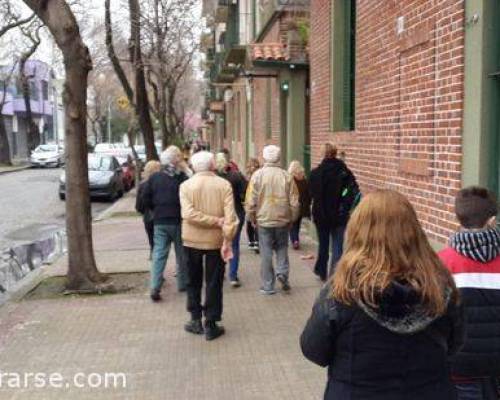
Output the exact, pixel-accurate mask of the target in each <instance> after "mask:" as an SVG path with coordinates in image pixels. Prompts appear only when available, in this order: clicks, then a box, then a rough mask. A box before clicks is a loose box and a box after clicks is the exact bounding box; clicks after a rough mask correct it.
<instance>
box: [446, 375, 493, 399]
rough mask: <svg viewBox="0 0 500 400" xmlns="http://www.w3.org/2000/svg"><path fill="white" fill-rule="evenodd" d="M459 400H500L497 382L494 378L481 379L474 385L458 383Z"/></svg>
mask: <svg viewBox="0 0 500 400" xmlns="http://www.w3.org/2000/svg"><path fill="white" fill-rule="evenodd" d="M455 388H456V389H457V399H458V400H498V398H499V397H498V388H497V382H496V379H494V378H481V379H480V380H478V381H477V382H472V383H456V384H455Z"/></svg>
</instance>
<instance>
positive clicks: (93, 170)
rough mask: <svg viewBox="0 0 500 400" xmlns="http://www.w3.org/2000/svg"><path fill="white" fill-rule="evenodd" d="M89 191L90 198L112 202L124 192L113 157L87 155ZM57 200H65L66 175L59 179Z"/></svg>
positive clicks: (120, 175) (118, 165) (119, 168)
mask: <svg viewBox="0 0 500 400" xmlns="http://www.w3.org/2000/svg"><path fill="white" fill-rule="evenodd" d="M88 165H89V189H90V197H91V198H106V199H109V200H114V199H116V198H118V197H121V196H122V195H123V192H124V187H123V171H122V167H121V166H120V163H119V162H118V161H117V160H116V158H115V157H113V156H109V155H106V154H89V155H88ZM59 198H60V199H61V200H64V199H65V198H66V174H65V172H63V173H62V175H61V178H60V179H59Z"/></svg>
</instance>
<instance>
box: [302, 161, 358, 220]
mask: <svg viewBox="0 0 500 400" xmlns="http://www.w3.org/2000/svg"><path fill="white" fill-rule="evenodd" d="M347 179H352V180H355V178H354V175H353V174H352V172H351V170H350V169H349V168H348V167H347V166H346V165H345V163H344V162H343V161H342V160H339V159H338V158H325V159H324V160H323V161H322V162H321V163H320V164H319V165H318V166H317V167H316V168H314V169H313V170H312V171H311V176H310V178H309V192H310V195H311V198H312V217H313V221H314V223H315V224H316V225H322V224H323V225H324V224H327V225H333V226H342V225H346V224H347V216H340V212H339V208H340V204H341V197H342V191H343V189H344V185H345V183H346V180H347Z"/></svg>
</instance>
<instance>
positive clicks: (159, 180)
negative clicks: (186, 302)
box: [144, 146, 187, 302]
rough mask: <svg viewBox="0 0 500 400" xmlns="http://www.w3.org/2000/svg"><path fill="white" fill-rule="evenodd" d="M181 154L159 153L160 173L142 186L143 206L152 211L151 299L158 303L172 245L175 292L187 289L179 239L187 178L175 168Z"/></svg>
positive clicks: (174, 149) (171, 149) (174, 150)
mask: <svg viewBox="0 0 500 400" xmlns="http://www.w3.org/2000/svg"><path fill="white" fill-rule="evenodd" d="M181 160H182V153H181V151H180V150H179V148H178V147H176V146H170V147H168V148H167V149H166V150H165V151H164V152H163V153H161V156H160V161H161V164H162V170H161V171H160V172H157V173H155V174H153V175H152V176H151V177H150V178H149V179H148V181H147V184H146V185H145V187H144V206H145V207H146V208H147V209H151V210H153V221H154V247H153V261H152V265H151V300H152V301H154V302H157V301H160V300H161V288H162V286H163V283H164V281H165V278H164V277H163V273H164V271H165V265H166V263H167V259H168V255H169V252H170V247H171V245H172V243H173V244H174V247H175V257H176V269H177V275H176V278H177V290H178V291H179V292H183V291H185V290H186V284H187V275H186V266H185V260H184V251H183V247H182V238H181V205H180V200H179V189H180V185H181V184H182V183H183V182H184V181H185V180H186V179H187V176H186V175H185V174H184V173H183V172H182V171H180V170H179V169H178V166H179V163H180V162H181Z"/></svg>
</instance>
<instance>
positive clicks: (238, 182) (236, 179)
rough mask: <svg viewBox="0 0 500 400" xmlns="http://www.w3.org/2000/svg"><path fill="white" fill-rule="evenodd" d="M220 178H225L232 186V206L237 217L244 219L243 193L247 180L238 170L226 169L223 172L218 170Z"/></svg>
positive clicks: (245, 189) (244, 192)
mask: <svg viewBox="0 0 500 400" xmlns="http://www.w3.org/2000/svg"><path fill="white" fill-rule="evenodd" d="M218 175H219V176H220V177H221V178H224V179H227V180H228V181H229V183H230V184H231V187H232V188H233V198H234V208H235V211H236V214H237V215H238V218H239V219H240V221H241V220H244V219H245V194H246V191H247V185H248V182H247V180H246V179H245V177H244V176H243V174H242V173H241V172H239V171H233V170H230V169H228V170H227V171H225V172H219V174H218Z"/></svg>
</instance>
